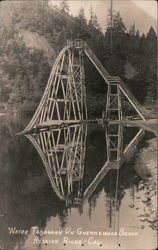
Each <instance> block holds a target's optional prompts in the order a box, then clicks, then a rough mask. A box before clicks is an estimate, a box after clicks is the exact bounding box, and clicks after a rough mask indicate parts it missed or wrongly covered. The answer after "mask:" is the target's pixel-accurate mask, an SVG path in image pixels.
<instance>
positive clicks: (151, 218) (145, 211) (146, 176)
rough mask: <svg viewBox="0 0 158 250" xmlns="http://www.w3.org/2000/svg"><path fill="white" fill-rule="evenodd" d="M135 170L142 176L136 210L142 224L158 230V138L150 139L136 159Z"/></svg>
mask: <svg viewBox="0 0 158 250" xmlns="http://www.w3.org/2000/svg"><path fill="white" fill-rule="evenodd" d="M135 170H136V172H137V174H138V175H139V176H140V177H141V179H142V181H140V183H139V186H138V190H137V191H138V194H137V196H136V197H135V198H136V207H135V208H136V210H137V211H138V217H139V219H140V221H141V222H142V223H144V224H143V225H142V227H143V226H145V225H147V224H148V225H149V227H151V228H152V229H153V230H158V225H157V216H158V214H157V139H156V138H152V139H150V140H148V145H147V147H146V148H143V149H141V151H140V153H139V156H138V157H137V159H136V164H135Z"/></svg>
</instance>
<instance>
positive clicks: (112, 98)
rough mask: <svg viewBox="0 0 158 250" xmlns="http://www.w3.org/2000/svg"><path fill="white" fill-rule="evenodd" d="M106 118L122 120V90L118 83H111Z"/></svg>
mask: <svg viewBox="0 0 158 250" xmlns="http://www.w3.org/2000/svg"><path fill="white" fill-rule="evenodd" d="M106 118H107V119H108V120H109V121H110V120H117V121H121V120H122V107H121V91H120V88H119V84H118V83H115V82H114V83H113V82H112V83H110V84H109V85H108V91H107V101H106Z"/></svg>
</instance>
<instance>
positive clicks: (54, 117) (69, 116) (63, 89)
mask: <svg viewBox="0 0 158 250" xmlns="http://www.w3.org/2000/svg"><path fill="white" fill-rule="evenodd" d="M84 53H85V54H86V55H87V56H88V58H89V59H90V61H91V62H92V63H93V64H94V66H95V67H96V69H97V70H98V71H99V73H100V74H101V76H102V77H103V78H104V80H105V82H106V84H107V85H108V98H107V107H106V110H107V115H108V116H109V119H111V113H112V107H111V105H112V106H113V105H114V103H115V108H116V106H117V109H118V120H121V101H120V100H121V99H120V93H123V94H124V95H125V96H126V98H127V99H128V101H129V102H130V103H131V104H132V106H133V107H134V109H135V110H136V112H137V113H138V114H139V116H140V117H141V118H142V119H143V120H145V119H146V116H145V115H144V111H143V109H142V107H141V106H140V104H139V103H138V101H137V100H136V99H135V97H134V96H133V94H132V93H131V92H130V91H129V89H128V88H127V86H126V85H125V84H124V83H123V81H122V80H121V79H120V78H119V77H115V76H110V75H109V73H108V72H107V71H106V69H105V68H104V67H103V65H102V64H101V63H100V61H99V60H98V59H97V57H96V56H95V54H94V53H93V52H92V50H91V49H90V48H89V46H88V45H87V43H86V42H84V41H82V40H75V41H68V43H67V46H66V47H65V48H63V49H62V51H61V52H60V53H59V55H58V57H57V59H56V61H55V63H54V66H53V68H52V71H51V74H50V77H49V80H48V83H47V86H46V89H45V91H44V94H43V97H42V99H41V102H40V104H39V106H38V108H37V110H36V112H35V114H34V116H33V118H32V119H31V121H30V123H29V124H28V126H27V127H26V128H25V129H24V130H23V131H22V132H21V134H23V133H28V132H31V131H32V129H34V128H37V127H42V126H46V125H48V126H49V125H50V124H51V125H52V124H57V125H60V124H62V123H64V122H66V123H79V122H82V121H83V120H86V119H87V106H86V88H85V85H86V83H85V73H84V62H83V55H84ZM115 86H117V93H116V98H113V97H112V88H115ZM114 99H115V100H114Z"/></svg>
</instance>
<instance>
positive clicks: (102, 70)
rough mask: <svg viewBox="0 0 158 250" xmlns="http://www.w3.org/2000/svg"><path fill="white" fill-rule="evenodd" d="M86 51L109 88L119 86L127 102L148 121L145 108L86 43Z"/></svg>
mask: <svg viewBox="0 0 158 250" xmlns="http://www.w3.org/2000/svg"><path fill="white" fill-rule="evenodd" d="M84 50H85V53H86V55H87V56H88V58H89V59H90V61H91V62H92V63H93V64H94V66H95V67H96V69H97V70H98V71H99V73H100V74H101V76H102V77H103V78H104V80H105V82H106V83H107V84H108V86H109V85H112V84H118V85H119V88H120V90H121V92H122V93H123V94H124V95H125V96H126V98H127V100H128V101H129V102H130V103H131V104H132V106H133V107H134V109H135V110H136V111H137V113H138V114H139V116H140V117H141V118H142V119H143V120H146V118H147V116H146V114H145V112H144V111H143V107H142V106H141V105H140V104H139V102H138V101H137V100H136V98H135V97H134V96H133V94H132V93H131V91H130V90H129V89H128V88H127V86H126V84H125V83H124V82H123V81H122V80H121V79H120V78H119V77H118V76H110V74H109V73H108V72H107V70H106V69H105V68H104V67H103V65H102V64H101V62H100V61H99V60H98V58H97V57H96V56H95V54H94V53H93V51H92V50H91V49H90V48H89V46H88V45H87V44H86V43H85V47H84Z"/></svg>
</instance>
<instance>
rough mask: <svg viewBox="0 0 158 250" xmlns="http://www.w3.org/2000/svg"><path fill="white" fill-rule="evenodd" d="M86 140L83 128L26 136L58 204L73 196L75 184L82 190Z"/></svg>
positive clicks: (83, 126) (84, 127) (69, 128)
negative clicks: (59, 200)
mask: <svg viewBox="0 0 158 250" xmlns="http://www.w3.org/2000/svg"><path fill="white" fill-rule="evenodd" d="M86 136H87V125H81V126H79V125H72V126H69V127H67V128H63V129H55V130H52V131H44V132H40V133H38V134H34V135H30V134H27V135H26V137H28V138H29V140H31V142H32V143H33V144H34V146H35V147H36V149H37V150H38V152H39V154H40V156H41V158H42V161H43V163H44V166H45V168H46V171H47V174H48V176H49V179H50V183H51V185H52V187H53V189H54V190H55V192H56V194H57V195H58V197H59V198H60V199H61V200H66V199H67V198H68V197H69V196H70V195H71V194H72V193H73V191H74V184H75V183H77V184H78V187H79V188H81V187H82V185H81V182H82V179H83V173H84V158H85V150H86ZM78 192H79V191H78Z"/></svg>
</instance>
